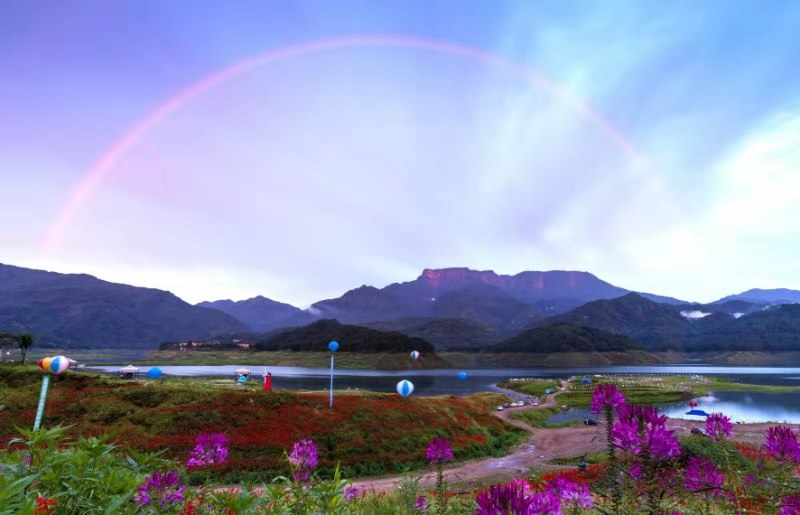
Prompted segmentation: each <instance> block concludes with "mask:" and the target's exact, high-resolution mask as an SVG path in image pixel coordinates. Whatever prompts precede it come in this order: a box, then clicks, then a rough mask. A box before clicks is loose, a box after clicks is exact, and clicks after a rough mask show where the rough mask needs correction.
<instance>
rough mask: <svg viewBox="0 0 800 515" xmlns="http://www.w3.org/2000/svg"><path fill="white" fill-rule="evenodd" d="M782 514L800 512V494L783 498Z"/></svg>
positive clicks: (791, 514)
mask: <svg viewBox="0 0 800 515" xmlns="http://www.w3.org/2000/svg"><path fill="white" fill-rule="evenodd" d="M780 514H781V515H798V514H800V495H792V496H790V497H784V498H783V499H781V511H780Z"/></svg>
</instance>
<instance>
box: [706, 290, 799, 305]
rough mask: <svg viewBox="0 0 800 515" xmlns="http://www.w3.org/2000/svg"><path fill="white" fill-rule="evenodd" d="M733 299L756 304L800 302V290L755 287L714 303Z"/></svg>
mask: <svg viewBox="0 0 800 515" xmlns="http://www.w3.org/2000/svg"><path fill="white" fill-rule="evenodd" d="M732 300H743V301H745V302H750V303H754V304H797V303H800V291H798V290H789V289H787V288H775V289H771V290H762V289H759V288H754V289H752V290H747V291H745V292H742V293H739V294H736V295H728V296H727V297H723V298H721V299H719V300H718V301H716V302H715V303H714V304H721V303H724V302H729V301H732Z"/></svg>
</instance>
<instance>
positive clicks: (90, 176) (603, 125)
mask: <svg viewBox="0 0 800 515" xmlns="http://www.w3.org/2000/svg"><path fill="white" fill-rule="evenodd" d="M364 46H367V47H396V48H408V49H423V50H429V51H432V52H439V53H442V54H449V55H452V56H457V57H463V58H466V59H473V60H476V61H479V62H481V63H484V64H486V65H490V66H495V67H499V68H501V69H503V70H505V71H507V72H509V73H511V74H512V75H515V76H517V77H518V78H519V79H521V80H523V81H525V82H527V83H529V84H531V85H532V86H535V87H537V88H539V89H540V90H541V91H543V92H545V93H547V94H548V95H551V96H553V97H554V98H557V99H558V100H560V101H562V102H564V103H565V104H566V105H568V106H570V107H571V108H572V109H574V110H575V111H576V112H577V113H579V114H580V115H581V116H583V117H584V118H585V119H586V120H588V121H589V122H590V123H591V124H593V125H594V126H595V127H597V128H598V129H599V130H600V131H601V132H602V133H603V134H605V135H606V137H608V138H609V139H610V140H611V141H612V142H613V143H614V144H615V145H617V146H618V147H619V148H620V149H621V150H622V151H623V152H624V153H625V154H626V155H628V156H629V157H630V158H631V159H632V160H633V161H634V162H635V163H636V164H637V165H640V166H641V165H645V166H647V161H646V159H645V158H644V156H643V155H641V154H640V152H639V151H638V150H637V149H636V147H635V146H634V145H633V143H631V141H629V140H628V139H627V138H626V137H625V135H623V134H622V133H621V132H620V131H619V130H617V129H616V128H615V127H614V126H613V125H612V124H611V123H610V122H609V121H608V120H607V119H606V118H605V117H604V116H603V115H601V114H600V113H598V112H597V111H596V110H595V109H594V108H592V107H591V106H590V105H589V104H587V103H586V102H585V101H583V100H582V99H580V98H578V97H577V96H575V95H574V94H573V93H571V92H570V91H569V90H568V89H567V88H565V87H563V86H562V85H560V84H558V83H556V82H554V81H553V80H551V79H549V78H548V77H546V76H544V75H542V74H541V73H539V72H537V71H536V70H533V69H530V68H527V67H525V66H522V65H520V64H517V63H515V62H513V61H510V60H508V59H506V58H505V57H502V56H500V55H497V54H494V53H491V52H487V51H485V50H480V49H477V48H471V47H467V46H462V45H458V44H455V43H450V42H446V41H439V40H435V39H423V38H416V37H403V36H350V37H340V38H335V39H327V40H322V41H312V42H308V43H302V44H298V45H293V46H289V47H285V48H280V49H277V50H270V51H268V52H265V53H263V54H260V55H257V56H254V57H250V58H247V59H244V60H243V61H239V62H238V63H236V64H234V65H232V66H230V67H228V68H224V69H222V70H219V71H216V72H214V73H212V74H211V75H208V76H206V77H204V78H202V79H200V80H199V81H197V82H195V83H194V84H192V85H190V86H189V87H187V88H186V89H184V90H182V91H181V92H180V93H178V94H176V95H174V96H173V97H171V98H169V99H167V100H166V101H165V102H164V103H162V104H161V105H159V106H158V107H157V108H155V109H154V110H153V111H151V112H150V113H148V114H147V115H146V116H145V117H143V118H141V119H140V120H138V121H137V122H136V123H134V124H133V125H132V126H131V127H130V128H129V129H128V130H127V132H125V134H123V135H122V137H121V138H119V139H118V140H117V141H116V142H115V143H114V144H113V145H111V147H110V148H108V149H107V150H106V151H105V153H104V154H103V155H102V156H100V158H99V159H98V160H97V161H95V162H94V163H93V164H92V166H91V168H90V169H89V170H88V171H87V172H86V174H85V175H84V176H83V177H82V178H81V179H80V181H79V183H78V184H77V186H76V187H75V188H74V189H73V190H72V191H71V192H70V194H69V197H68V198H67V201H66V202H65V203H64V205H63V207H62V208H61V209H60V210H59V211H58V212H57V214H56V216H55V218H54V220H53V222H52V223H51V224H50V226H49V228H48V230H47V233H46V235H45V239H44V248H45V250H52V249H55V248H57V247H58V246H59V245H60V243H61V242H62V240H63V238H64V232H65V229H66V228H67V226H68V225H69V224H70V222H71V220H72V218H73V217H74V215H75V213H77V212H78V210H79V209H80V208H81V206H82V205H83V203H84V202H86V200H87V199H88V198H89V197H90V196H91V195H92V193H93V192H94V191H95V189H96V188H97V186H98V185H99V184H100V183H101V181H102V180H103V178H104V177H105V176H106V175H107V174H108V173H109V172H110V171H111V170H112V169H113V168H114V166H115V165H116V164H117V163H118V162H119V161H120V159H121V158H122V157H123V156H124V155H125V154H126V153H127V152H129V151H130V150H131V148H133V147H134V146H135V145H136V143H137V142H139V141H140V140H141V139H142V138H143V137H144V136H145V135H146V134H147V133H148V132H149V131H150V130H152V129H153V128H154V127H156V126H157V125H158V124H159V123H161V121H162V120H164V119H165V118H166V117H168V116H169V115H170V114H172V113H174V112H175V111H177V110H179V109H181V108H182V107H184V106H185V105H186V104H188V103H189V102H191V101H192V99H194V98H195V97H197V96H199V95H202V94H203V93H205V92H207V91H209V90H211V89H213V88H216V87H218V86H220V85H222V84H224V83H225V82H227V81H229V80H231V79H232V78H234V77H237V76H240V75H242V74H245V73H247V72H248V71H250V70H253V69H255V68H258V67H260V66H264V65H267V64H270V63H275V62H278V61H282V60H285V59H291V58H294V57H300V56H303V55H308V54H314V53H317V52H324V51H328V50H335V49H339V48H348V47H364Z"/></svg>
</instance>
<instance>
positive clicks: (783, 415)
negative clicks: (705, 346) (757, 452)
mask: <svg viewBox="0 0 800 515" xmlns="http://www.w3.org/2000/svg"><path fill="white" fill-rule="evenodd" d="M694 401H695V402H697V408H696V409H699V410H703V411H705V412H706V413H715V412H719V413H724V414H725V415H727V416H728V417H730V419H731V420H733V421H734V422H737V421H740V420H743V421H746V422H785V423H789V424H798V423H800V396H798V394H797V393H757V392H712V393H711V394H710V395H708V396H706V397H698V398H697V399H694ZM690 409H691V408H689V405H688V403H680V404H672V405H669V406H664V407H663V408H662V409H661V410H660V411H661V412H662V413H664V414H665V415H667V416H669V417H672V418H685V419H689V420H703V417H695V416H691V415H686V412H687V411H689V410H690Z"/></svg>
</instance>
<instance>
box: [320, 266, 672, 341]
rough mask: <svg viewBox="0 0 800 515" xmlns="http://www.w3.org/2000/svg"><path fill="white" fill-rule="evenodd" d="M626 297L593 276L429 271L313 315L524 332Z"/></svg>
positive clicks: (367, 289)
mask: <svg viewBox="0 0 800 515" xmlns="http://www.w3.org/2000/svg"><path fill="white" fill-rule="evenodd" d="M626 293H628V290H626V289H624V288H619V287H617V286H614V285H612V284H609V283H607V282H605V281H603V280H601V279H598V278H597V277H595V276H594V275H592V274H590V273H588V272H574V271H572V272H571V271H549V272H521V273H519V274H516V275H501V274H497V273H495V272H493V271H491V270H486V271H479V270H471V269H469V268H444V269H439V270H432V269H425V270H423V272H422V274H421V275H420V276H419V277H417V279H415V280H413V281H408V282H404V283H394V284H390V285H389V286H386V287H384V288H375V287H372V286H361V287H360V288H356V289H354V290H350V291H348V292H347V293H345V294H344V295H342V296H341V297H339V298H337V299H329V300H324V301H320V302H317V303H315V304H313V305H312V307H311V309H310V310H309V311H310V312H312V313H314V314H315V315H317V316H319V317H324V318H336V319H337V320H342V321H345V322H348V323H365V322H374V321H387V320H397V319H402V318H415V317H426V318H430V317H434V318H464V319H467V320H471V321H474V322H478V323H481V324H484V325H490V326H493V327H497V328H502V329H503V330H508V329H514V328H516V329H520V328H522V327H524V325H525V324H526V323H527V322H530V321H532V320H534V319H536V318H543V317H544V316H546V315H547V314H557V313H563V312H566V311H569V310H571V309H574V308H576V307H578V306H580V305H582V304H584V303H586V302H589V301H593V300H597V299H609V298H615V297H620V296H622V295H625V294H626ZM664 299H668V298H666V297H664ZM670 300H674V301H675V302H681V301H677V300H675V299H670Z"/></svg>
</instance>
